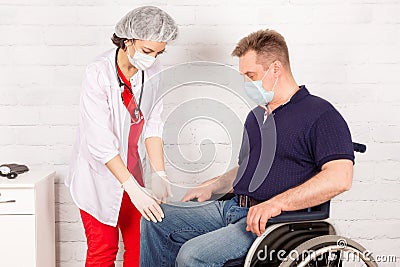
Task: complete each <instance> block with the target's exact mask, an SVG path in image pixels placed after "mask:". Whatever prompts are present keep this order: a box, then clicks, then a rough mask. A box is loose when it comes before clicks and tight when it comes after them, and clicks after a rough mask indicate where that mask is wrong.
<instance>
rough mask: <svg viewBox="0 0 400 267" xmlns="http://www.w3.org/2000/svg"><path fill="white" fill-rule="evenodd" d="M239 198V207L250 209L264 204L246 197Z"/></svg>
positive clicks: (240, 196)
mask: <svg viewBox="0 0 400 267" xmlns="http://www.w3.org/2000/svg"><path fill="white" fill-rule="evenodd" d="M238 196H239V207H246V208H250V207H252V206H255V205H257V204H260V203H261V202H262V201H259V200H257V199H254V198H252V197H249V196H246V195H238Z"/></svg>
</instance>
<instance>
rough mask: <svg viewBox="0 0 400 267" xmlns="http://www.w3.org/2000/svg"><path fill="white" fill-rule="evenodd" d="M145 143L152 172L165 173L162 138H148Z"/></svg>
mask: <svg viewBox="0 0 400 267" xmlns="http://www.w3.org/2000/svg"><path fill="white" fill-rule="evenodd" d="M144 143H145V145H146V150H147V155H148V157H149V161H150V165H151V170H152V171H154V172H159V171H164V170H165V167H164V150H163V142H162V139H161V137H156V136H152V137H148V138H146V140H145V141H144Z"/></svg>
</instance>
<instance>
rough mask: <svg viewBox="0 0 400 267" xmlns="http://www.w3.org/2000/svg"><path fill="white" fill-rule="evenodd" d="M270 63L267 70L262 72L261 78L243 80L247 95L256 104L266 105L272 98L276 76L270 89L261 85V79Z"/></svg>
mask: <svg viewBox="0 0 400 267" xmlns="http://www.w3.org/2000/svg"><path fill="white" fill-rule="evenodd" d="M271 65H272V64H271ZM271 65H270V66H269V67H268V70H267V72H266V73H265V74H264V76H263V77H262V79H261V80H257V81H247V82H244V90H245V92H246V94H247V96H248V97H249V98H250V99H251V100H253V101H254V103H256V104H257V105H268V103H269V102H271V101H272V99H273V98H274V89H275V85H276V83H277V81H278V78H276V80H275V83H274V86H273V87H272V90H271V91H266V90H265V89H264V87H263V85H262V81H263V80H264V78H265V76H267V74H268V72H269V69H270V68H271Z"/></svg>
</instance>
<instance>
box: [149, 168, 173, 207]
mask: <svg viewBox="0 0 400 267" xmlns="http://www.w3.org/2000/svg"><path fill="white" fill-rule="evenodd" d="M151 190H152V191H153V195H154V196H155V197H156V198H157V200H158V201H160V202H161V203H166V202H167V198H168V197H172V191H171V183H170V181H169V180H168V176H167V174H166V173H165V171H159V172H154V173H152V175H151Z"/></svg>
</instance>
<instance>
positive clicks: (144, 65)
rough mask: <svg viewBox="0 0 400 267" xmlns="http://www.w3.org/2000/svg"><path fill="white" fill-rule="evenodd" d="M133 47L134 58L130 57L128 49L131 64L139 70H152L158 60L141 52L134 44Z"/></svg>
mask: <svg viewBox="0 0 400 267" xmlns="http://www.w3.org/2000/svg"><path fill="white" fill-rule="evenodd" d="M133 47H135V54H134V55H133V57H132V56H131V55H130V53H129V47H128V60H129V62H130V63H131V64H132V65H133V66H134V67H135V68H137V69H138V70H146V69H148V68H150V67H151V66H152V65H153V64H154V62H155V61H156V58H155V57H152V56H150V55H146V54H144V53H141V52H139V51H138V50H137V48H136V46H135V45H134V44H133Z"/></svg>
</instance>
